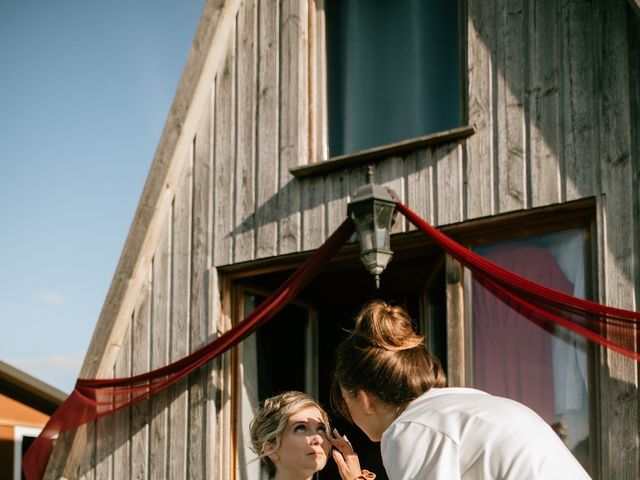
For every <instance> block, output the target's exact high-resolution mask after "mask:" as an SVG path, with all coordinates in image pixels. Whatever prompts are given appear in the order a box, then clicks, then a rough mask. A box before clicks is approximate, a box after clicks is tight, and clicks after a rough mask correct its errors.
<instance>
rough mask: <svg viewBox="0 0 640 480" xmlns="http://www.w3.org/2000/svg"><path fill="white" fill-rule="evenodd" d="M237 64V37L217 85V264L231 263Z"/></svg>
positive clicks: (215, 258)
mask: <svg viewBox="0 0 640 480" xmlns="http://www.w3.org/2000/svg"><path fill="white" fill-rule="evenodd" d="M235 67H236V61H235V35H234V37H233V38H232V39H231V42H230V46H229V50H228V52H227V57H226V59H225V62H224V67H223V68H222V71H221V72H220V73H219V74H218V76H217V77H216V85H215V95H216V98H215V110H214V112H215V130H214V141H213V145H214V148H215V152H214V159H215V160H214V179H215V187H214V236H215V242H216V246H215V250H214V262H215V264H216V265H226V264H228V263H231V261H232V258H233V254H232V248H233V243H232V240H233V238H232V229H233V207H234V205H233V202H231V201H230V200H231V199H233V198H234V181H233V176H234V171H235V161H236V158H235V154H236V109H235V101H236V68H235Z"/></svg>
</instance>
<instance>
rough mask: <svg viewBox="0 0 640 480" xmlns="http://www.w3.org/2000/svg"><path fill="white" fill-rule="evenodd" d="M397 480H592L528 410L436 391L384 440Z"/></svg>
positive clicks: (468, 393) (478, 395)
mask: <svg viewBox="0 0 640 480" xmlns="http://www.w3.org/2000/svg"><path fill="white" fill-rule="evenodd" d="M381 449H382V461H383V463H384V467H385V469H386V471H387V474H388V475H389V478H390V479H391V480H456V479H461V480H530V479H531V480H532V479H542V480H554V479H558V480H583V479H589V478H590V477H589V475H588V474H587V473H586V472H585V471H584V469H583V468H582V466H581V465H580V463H579V462H578V461H577V460H576V459H575V457H574V456H573V455H572V454H571V452H570V451H569V450H568V449H567V447H566V446H565V445H564V443H562V440H560V438H559V437H558V435H557V434H556V433H555V432H554V431H553V430H552V429H551V427H549V426H548V425H547V424H546V423H545V422H544V421H543V420H542V419H541V418H540V417H539V416H538V415H537V414H536V413H535V412H533V411H532V410H531V409H529V408H528V407H526V406H524V405H522V404H520V403H518V402H515V401H513V400H509V399H506V398H502V397H495V396H492V395H489V394H487V393H484V392H481V391H480V390H474V389H471V388H433V389H431V390H429V391H428V392H427V393H425V394H423V395H422V396H420V397H418V398H417V399H416V400H414V401H413V402H411V403H410V404H409V406H408V407H407V408H406V409H405V410H404V412H402V413H401V414H400V416H398V418H396V419H395V420H394V421H393V422H392V423H391V425H389V427H388V428H387V429H386V430H385V432H384V433H383V435H382V443H381Z"/></svg>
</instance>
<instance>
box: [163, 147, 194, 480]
mask: <svg viewBox="0 0 640 480" xmlns="http://www.w3.org/2000/svg"><path fill="white" fill-rule="evenodd" d="M188 155H189V157H190V158H189V159H188V160H187V161H186V165H187V168H186V171H185V175H184V177H182V181H181V182H180V186H179V188H178V191H177V193H176V198H175V200H174V206H173V215H172V218H171V222H172V228H171V234H172V240H171V316H170V335H171V345H170V349H169V362H175V361H176V360H179V359H181V358H183V357H185V356H186V355H187V354H188V353H189V340H190V336H189V324H190V320H191V319H190V316H189V313H190V308H189V307H190V304H191V301H190V298H191V282H190V279H191V199H192V195H193V190H192V181H193V147H192V149H191V151H190V152H189V154H188ZM187 386H188V379H187V378H183V379H181V380H179V381H177V382H176V383H175V384H173V385H172V386H171V388H170V390H169V392H170V393H169V395H170V399H171V404H170V405H169V447H168V448H169V458H170V459H171V461H170V462H169V476H168V478H170V479H176V480H177V479H182V478H186V474H187V443H188V442H187V438H188V433H187V421H188V420H187V417H188V408H189V391H188V388H187Z"/></svg>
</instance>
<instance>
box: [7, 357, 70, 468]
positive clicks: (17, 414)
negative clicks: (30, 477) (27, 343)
mask: <svg viewBox="0 0 640 480" xmlns="http://www.w3.org/2000/svg"><path fill="white" fill-rule="evenodd" d="M66 397H67V394H66V393H64V392H62V391H60V390H58V389H57V388H55V387H52V386H51V385H48V384H47V383H45V382H42V381H40V380H38V379H37V378H34V377H32V376H31V375H28V374H27V373H25V372H23V371H21V370H19V369H17V368H15V367H12V366H11V365H9V364H7V363H5V362H2V361H0V477H1V478H6V479H14V480H20V479H21V478H22V466H21V463H22V455H24V452H26V450H27V448H28V447H29V445H31V442H32V441H33V440H34V439H35V438H36V437H37V436H38V434H39V433H40V431H41V430H42V428H43V427H44V425H45V424H46V423H47V421H48V420H49V416H50V415H51V414H52V413H53V412H54V411H55V410H56V409H57V408H58V406H60V404H61V403H62V402H63V401H64V399H65V398H66Z"/></svg>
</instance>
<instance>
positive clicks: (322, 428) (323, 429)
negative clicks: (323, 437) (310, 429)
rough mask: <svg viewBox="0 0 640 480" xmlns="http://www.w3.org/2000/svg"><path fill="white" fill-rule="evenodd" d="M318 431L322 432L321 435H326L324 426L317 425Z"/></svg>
mask: <svg viewBox="0 0 640 480" xmlns="http://www.w3.org/2000/svg"><path fill="white" fill-rule="evenodd" d="M318 431H319V432H322V433H327V426H326V425H319V426H318Z"/></svg>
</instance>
